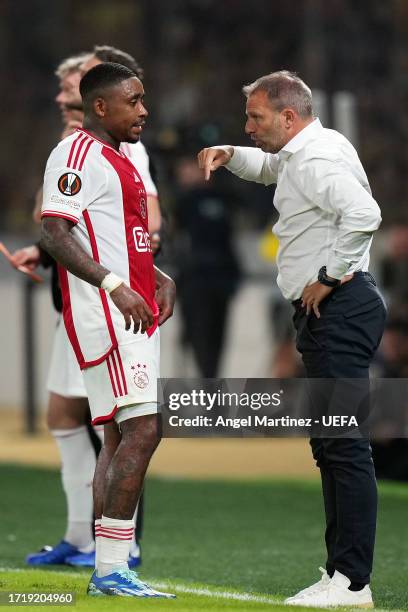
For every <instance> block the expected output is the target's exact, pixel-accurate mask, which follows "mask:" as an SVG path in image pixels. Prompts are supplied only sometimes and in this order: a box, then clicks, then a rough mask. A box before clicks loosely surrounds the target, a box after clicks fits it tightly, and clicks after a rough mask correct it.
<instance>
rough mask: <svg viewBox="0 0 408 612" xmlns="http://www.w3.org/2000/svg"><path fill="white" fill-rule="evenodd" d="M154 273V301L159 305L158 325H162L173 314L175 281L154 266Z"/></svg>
mask: <svg viewBox="0 0 408 612" xmlns="http://www.w3.org/2000/svg"><path fill="white" fill-rule="evenodd" d="M154 272H155V275H156V295H155V299H156V303H157V305H158V307H159V311H160V314H159V325H163V323H165V321H167V319H169V318H170V317H171V316H172V315H173V310H174V302H175V301H176V283H175V282H174V280H173V279H171V278H170V276H167V274H165V273H164V272H162V271H161V270H159V268H157V267H156V266H154Z"/></svg>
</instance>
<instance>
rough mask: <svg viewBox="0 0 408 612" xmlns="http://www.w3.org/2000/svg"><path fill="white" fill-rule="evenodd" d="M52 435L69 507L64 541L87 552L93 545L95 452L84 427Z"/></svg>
mask: <svg viewBox="0 0 408 612" xmlns="http://www.w3.org/2000/svg"><path fill="white" fill-rule="evenodd" d="M51 433H52V435H53V436H54V438H55V441H56V443H57V445H58V448H59V451H60V454H61V461H62V468H61V474H62V486H63V488H64V491H65V495H66V499H67V506H68V523H67V530H66V533H65V536H64V539H65V540H66V541H67V542H69V543H70V544H72V545H73V546H77V547H78V548H81V549H82V548H84V549H87V548H88V547H89V546H90V544H91V543H92V542H93V534H92V520H93V498H92V480H93V476H94V473H95V466H96V457H95V451H94V449H93V446H92V442H91V439H90V437H89V434H88V430H87V428H86V426H85V425H83V426H81V427H76V428H75V429H54V430H51Z"/></svg>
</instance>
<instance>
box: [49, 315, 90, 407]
mask: <svg viewBox="0 0 408 612" xmlns="http://www.w3.org/2000/svg"><path fill="white" fill-rule="evenodd" d="M47 390H48V391H51V392H53V393H58V395H62V396H63V397H86V389H85V383H84V377H83V375H82V372H81V369H80V367H79V365H78V361H77V358H76V356H75V353H74V350H73V348H72V346H71V343H70V341H69V339H68V335H67V332H66V329H65V325H64V321H63V319H62V317H61V316H60V317H59V319H58V322H57V328H56V330H55V335H54V343H53V347H52V352H51V362H50V367H49V370H48V378H47Z"/></svg>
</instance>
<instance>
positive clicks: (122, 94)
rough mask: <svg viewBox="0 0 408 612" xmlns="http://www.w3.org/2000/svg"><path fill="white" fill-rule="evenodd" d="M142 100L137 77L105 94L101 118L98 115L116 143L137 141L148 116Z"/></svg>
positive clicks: (142, 95)
mask: <svg viewBox="0 0 408 612" xmlns="http://www.w3.org/2000/svg"><path fill="white" fill-rule="evenodd" d="M143 98H144V89H143V85H142V83H141V81H139V79H138V78H137V77H131V78H130V79H126V80H124V81H121V82H120V83H118V84H117V85H114V86H113V87H111V88H110V89H109V90H108V91H107V92H106V95H105V96H104V104H103V113H102V116H101V114H99V113H98V114H99V117H100V120H101V123H102V124H103V126H104V128H105V130H106V131H107V132H108V133H109V134H111V135H112V136H113V138H114V139H115V140H116V141H118V142H137V141H138V140H139V138H140V134H141V133H142V130H143V126H144V124H145V120H146V117H147V115H148V112H147V110H146V109H145V107H144V104H143Z"/></svg>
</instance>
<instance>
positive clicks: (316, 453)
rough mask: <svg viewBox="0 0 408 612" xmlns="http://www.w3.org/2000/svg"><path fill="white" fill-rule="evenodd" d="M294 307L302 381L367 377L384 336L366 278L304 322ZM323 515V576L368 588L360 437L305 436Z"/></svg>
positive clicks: (367, 490) (368, 523)
mask: <svg viewBox="0 0 408 612" xmlns="http://www.w3.org/2000/svg"><path fill="white" fill-rule="evenodd" d="M299 302H300V301H299V300H297V302H294V306H295V310H296V311H295V315H294V318H293V321H294V325H295V328H296V331H297V336H296V346H297V349H298V350H299V351H300V353H301V354H302V359H303V363H304V365H305V368H306V375H307V377H308V378H344V379H350V378H359V379H364V378H368V370H369V366H370V362H371V360H372V358H373V356H374V353H375V351H376V349H377V347H378V344H379V342H380V340H381V336H382V334H383V331H384V324H385V316H386V309H385V306H384V301H383V299H382V297H381V294H380V292H379V291H378V289H377V287H376V284H375V281H374V279H373V277H372V276H371V274H369V273H365V272H357V273H355V275H354V277H353V278H352V280H351V281H349V282H348V283H345V284H344V285H341V286H340V287H338V288H336V289H335V290H334V291H333V292H332V293H331V294H330V295H329V296H328V297H327V298H326V299H325V300H324V301H323V302H322V303H321V304H320V307H319V310H320V314H321V317H320V319H318V318H317V317H316V316H315V315H314V314H313V313H312V314H310V315H309V316H306V311H305V309H304V308H302V307H301V304H300V303H299ZM310 443H311V446H312V451H313V457H314V459H315V460H316V464H317V466H318V467H319V468H320V473H321V479H322V487H323V497H324V506H325V512H326V536H325V537H326V546H327V564H326V570H327V572H328V573H329V574H330V575H333V573H334V571H335V570H338V571H339V572H341V573H342V574H344V575H345V576H347V577H348V578H349V579H350V580H351V581H352V582H359V583H363V584H367V583H369V582H370V573H371V570H372V563H373V552H374V541H375V529H376V518H377V486H376V480H375V472H374V465H373V460H372V456H371V447H370V443H369V440H368V438H367V437H363V438H361V437H360V438H351V437H350V438H347V437H341V438H335V437H333V438H322V437H321V438H312V439H311V440H310Z"/></svg>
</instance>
